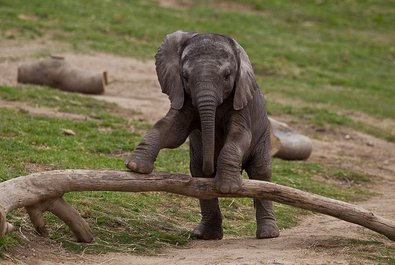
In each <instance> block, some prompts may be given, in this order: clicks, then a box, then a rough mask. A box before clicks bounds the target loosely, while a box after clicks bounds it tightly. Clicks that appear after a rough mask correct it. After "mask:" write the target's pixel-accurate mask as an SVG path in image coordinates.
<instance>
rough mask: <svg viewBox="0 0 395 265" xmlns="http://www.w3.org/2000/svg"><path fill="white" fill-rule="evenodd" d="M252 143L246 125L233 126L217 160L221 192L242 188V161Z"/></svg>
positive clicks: (217, 182) (216, 182)
mask: <svg viewBox="0 0 395 265" xmlns="http://www.w3.org/2000/svg"><path fill="white" fill-rule="evenodd" d="M250 143H251V132H250V131H249V130H247V129H246V127H244V126H243V127H240V126H234V127H233V128H231V130H230V131H229V134H228V135H227V138H226V141H225V144H224V147H223V148H222V150H221V152H220V154H219V157H218V162H217V173H216V176H215V185H216V187H217V189H218V190H219V191H220V192H222V193H229V192H235V191H237V190H239V189H240V188H241V184H242V178H241V171H242V162H243V158H244V155H245V154H246V152H247V151H248V149H249V147H250Z"/></svg>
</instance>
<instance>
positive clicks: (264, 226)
mask: <svg viewBox="0 0 395 265" xmlns="http://www.w3.org/2000/svg"><path fill="white" fill-rule="evenodd" d="M262 146H263V147H264V145H262ZM266 150H269V149H267V148H266ZM246 171H247V173H248V176H249V178H250V179H255V180H263V181H271V179H272V169H271V157H270V154H269V152H268V151H265V148H263V149H262V150H259V151H258V152H257V153H256V154H255V155H254V156H253V158H252V159H251V161H250V162H249V163H248V165H247V166H246ZM254 206H255V208H256V215H255V216H256V224H257V229H256V237H257V238H258V239H263V238H274V237H278V236H279V235H280V231H279V229H278V226H277V224H276V218H275V216H274V211H273V202H272V201H268V200H263V199H254Z"/></svg>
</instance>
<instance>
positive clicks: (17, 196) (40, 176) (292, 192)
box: [0, 170, 395, 242]
mask: <svg viewBox="0 0 395 265" xmlns="http://www.w3.org/2000/svg"><path fill="white" fill-rule="evenodd" d="M79 191H122V192H148V191H165V192H171V193H175V194H180V195H184V196H189V197H195V198H205V199H209V198H216V197H251V198H262V199H268V200H272V201H275V202H279V203H284V204H288V205H291V206H295V207H299V208H303V209H307V210H311V211H314V212H319V213H323V214H327V215H330V216H333V217H337V218H339V219H342V220H345V221H348V222H351V223H355V224H359V225H361V226H364V227H366V228H369V229H371V230H373V231H376V232H378V233H380V234H383V235H385V236H386V237H388V238H389V239H391V240H393V241H395V222H394V221H391V220H388V219H385V218H383V217H380V216H377V215H375V214H374V213H372V212H371V211H368V210H365V209H363V208H360V207H358V206H356V205H353V204H350V203H346V202H342V201H338V200H334V199H330V198H326V197H323V196H320V195H315V194H311V193H308V192H304V191H301V190H297V189H294V188H290V187H286V186H282V185H278V184H275V183H271V182H265V181H256V180H244V181H243V185H242V188H241V189H240V190H239V191H237V192H234V193H229V194H224V193H220V192H218V191H217V190H216V189H215V185H214V181H213V179H203V178H192V177H190V176H188V175H184V174H176V173H167V172H157V173H152V174H148V175H142V174H137V173H133V172H129V171H116V170H54V171H47V172H41V173H34V174H31V175H27V176H23V177H18V178H15V179H11V180H8V181H5V182H2V183H0V237H2V236H4V235H5V234H7V233H9V232H10V231H11V230H12V225H11V224H9V223H8V222H7V220H6V214H7V213H9V212H10V211H12V210H14V209H17V208H21V207H25V208H26V209H27V212H28V213H29V216H30V218H31V221H32V223H33V225H34V227H35V228H36V230H37V232H39V233H40V234H42V235H45V234H46V230H45V223H44V220H43V217H42V214H43V212H44V211H50V212H52V213H54V214H55V215H56V216H58V217H59V218H60V219H61V220H63V221H64V222H65V223H66V224H67V225H68V226H69V227H70V229H71V230H72V231H73V232H74V234H75V235H76V237H77V239H78V240H79V241H82V242H91V241H92V240H93V236H92V232H91V230H90V228H89V226H88V224H87V223H86V222H85V221H84V219H83V218H82V217H81V216H80V215H79V214H78V212H77V211H76V210H75V209H74V208H73V207H71V206H70V205H69V204H68V203H67V202H66V201H64V200H63V198H62V197H63V194H64V193H66V192H79Z"/></svg>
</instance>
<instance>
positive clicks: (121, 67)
mask: <svg viewBox="0 0 395 265" xmlns="http://www.w3.org/2000/svg"><path fill="white" fill-rule="evenodd" d="M29 47H31V48H30V49H28V48H25V47H23V46H20V45H19V46H18V45H14V44H10V43H0V85H1V84H7V85H15V84H16V81H15V80H16V67H17V65H18V64H19V63H21V62H22V61H30V60H33V59H35V57H37V56H39V55H42V54H45V53H47V52H48V47H49V49H50V50H52V51H53V50H55V51H56V52H58V51H59V47H60V50H61V51H64V50H66V51H67V50H68V49H67V47H66V48H65V46H62V45H58V44H54V43H45V42H44V43H38V44H34V45H30V46H29ZM55 48H56V49H57V50H56V49H55ZM62 54H63V55H65V57H66V59H68V60H69V61H70V62H71V63H73V64H75V65H78V66H81V67H87V68H89V69H91V70H99V71H101V70H107V71H108V72H109V81H110V84H109V86H108V87H107V90H106V93H105V94H104V95H100V96H95V97H96V98H98V99H101V100H106V101H110V102H115V103H117V104H119V105H120V106H122V107H124V108H129V109H133V110H135V111H137V112H138V114H137V117H138V118H139V119H142V120H145V121H148V122H151V123H152V122H154V121H155V120H157V119H158V118H160V117H161V116H163V115H164V114H165V113H166V111H167V109H168V107H169V102H168V100H167V97H166V96H165V95H163V94H162V93H161V92H160V88H159V85H158V83H157V80H156V75H155V69H154V63H153V61H147V62H141V61H138V60H134V59H128V58H122V57H117V56H113V55H108V54H98V53H95V54H84V55H81V54H75V53H70V52H62ZM268 100H270V95H269V99H268ZM1 105H2V102H0V106H1ZM8 107H10V106H8ZM38 114H39V113H38ZM282 118H284V119H287V117H282ZM298 129H299V130H300V131H301V132H302V133H305V134H310V133H311V128H310V127H309V126H300V127H299V128H298ZM346 134H347V135H349V136H350V137H347V139H346V138H345V137H344V135H346ZM320 137H321V138H320V140H314V151H313V155H312V157H311V160H312V161H319V162H322V163H331V164H335V165H339V166H341V167H346V168H350V169H353V170H357V171H361V172H365V173H368V174H370V175H372V176H374V177H375V178H377V179H379V180H380V184H379V185H377V186H376V187H374V189H375V191H376V192H377V193H378V194H379V195H378V196H375V197H374V198H372V199H370V200H368V201H365V202H363V203H361V204H360V205H361V206H363V207H365V208H367V209H370V210H372V211H374V212H376V213H378V214H380V215H382V216H384V217H387V218H391V219H395V192H394V191H395V179H394V178H395V144H392V143H388V142H385V141H383V140H380V139H376V138H374V137H371V136H367V135H364V134H361V133H358V132H354V131H335V132H333V131H330V132H328V131H327V132H323V133H322V135H320ZM334 237H337V238H340V239H342V240H348V239H372V238H373V239H375V240H380V241H382V242H384V244H386V245H391V246H394V243H392V242H390V241H389V240H386V239H384V238H383V237H380V236H377V235H376V234H375V233H374V232H371V231H368V230H367V229H363V228H361V227H359V226H356V225H353V224H349V223H346V222H344V221H340V220H337V219H335V218H331V217H327V216H323V215H319V214H312V215H310V216H308V217H306V218H304V220H303V221H302V222H301V223H300V224H299V225H298V226H296V227H294V228H292V229H287V230H284V231H282V232H281V236H280V237H279V238H276V239H271V240H255V239H253V238H229V237H225V239H223V240H220V241H193V242H192V243H190V244H189V245H188V246H187V247H185V248H174V249H165V250H162V251H161V253H159V254H158V255H157V256H154V257H146V256H134V255H131V254H113V253H109V254H103V255H87V254H82V255H76V254H71V253H68V252H66V251H64V250H63V249H62V248H61V247H60V246H58V245H56V244H54V243H53V242H52V241H50V240H48V239H42V238H38V237H34V236H33V237H29V238H27V243H26V245H25V246H22V247H18V248H15V249H13V250H12V251H10V253H9V255H8V260H5V261H0V264H15V263H17V264H35V265H37V264H196V265H203V264H375V262H369V261H366V260H361V259H358V258H356V257H354V256H351V255H350V252H351V251H352V247H349V246H347V245H344V244H343V245H337V243H336V242H335V241H334V240H333V239H334Z"/></svg>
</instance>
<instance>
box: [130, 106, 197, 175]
mask: <svg viewBox="0 0 395 265" xmlns="http://www.w3.org/2000/svg"><path fill="white" fill-rule="evenodd" d="M193 117H194V113H193V110H192V108H188V107H185V108H183V109H182V110H179V111H178V110H174V109H170V111H169V112H168V113H167V114H166V116H165V117H164V118H162V119H161V120H159V121H158V122H157V123H156V124H155V125H154V127H153V128H152V129H151V130H150V131H149V132H148V133H147V134H146V135H145V136H144V139H143V140H142V141H141V142H140V143H139V145H138V146H137V148H136V149H135V150H134V152H133V153H132V154H131V155H130V156H129V157H128V159H127V160H126V161H125V165H126V166H127V167H128V168H129V169H130V170H132V171H134V172H137V173H143V174H148V173H151V172H152V170H153V167H154V162H155V159H156V157H157V156H158V153H159V151H160V150H161V149H163V148H176V147H178V146H180V145H181V144H182V143H184V142H185V140H186V138H187V137H188V134H189V133H190V131H191V124H192V119H193Z"/></svg>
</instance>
